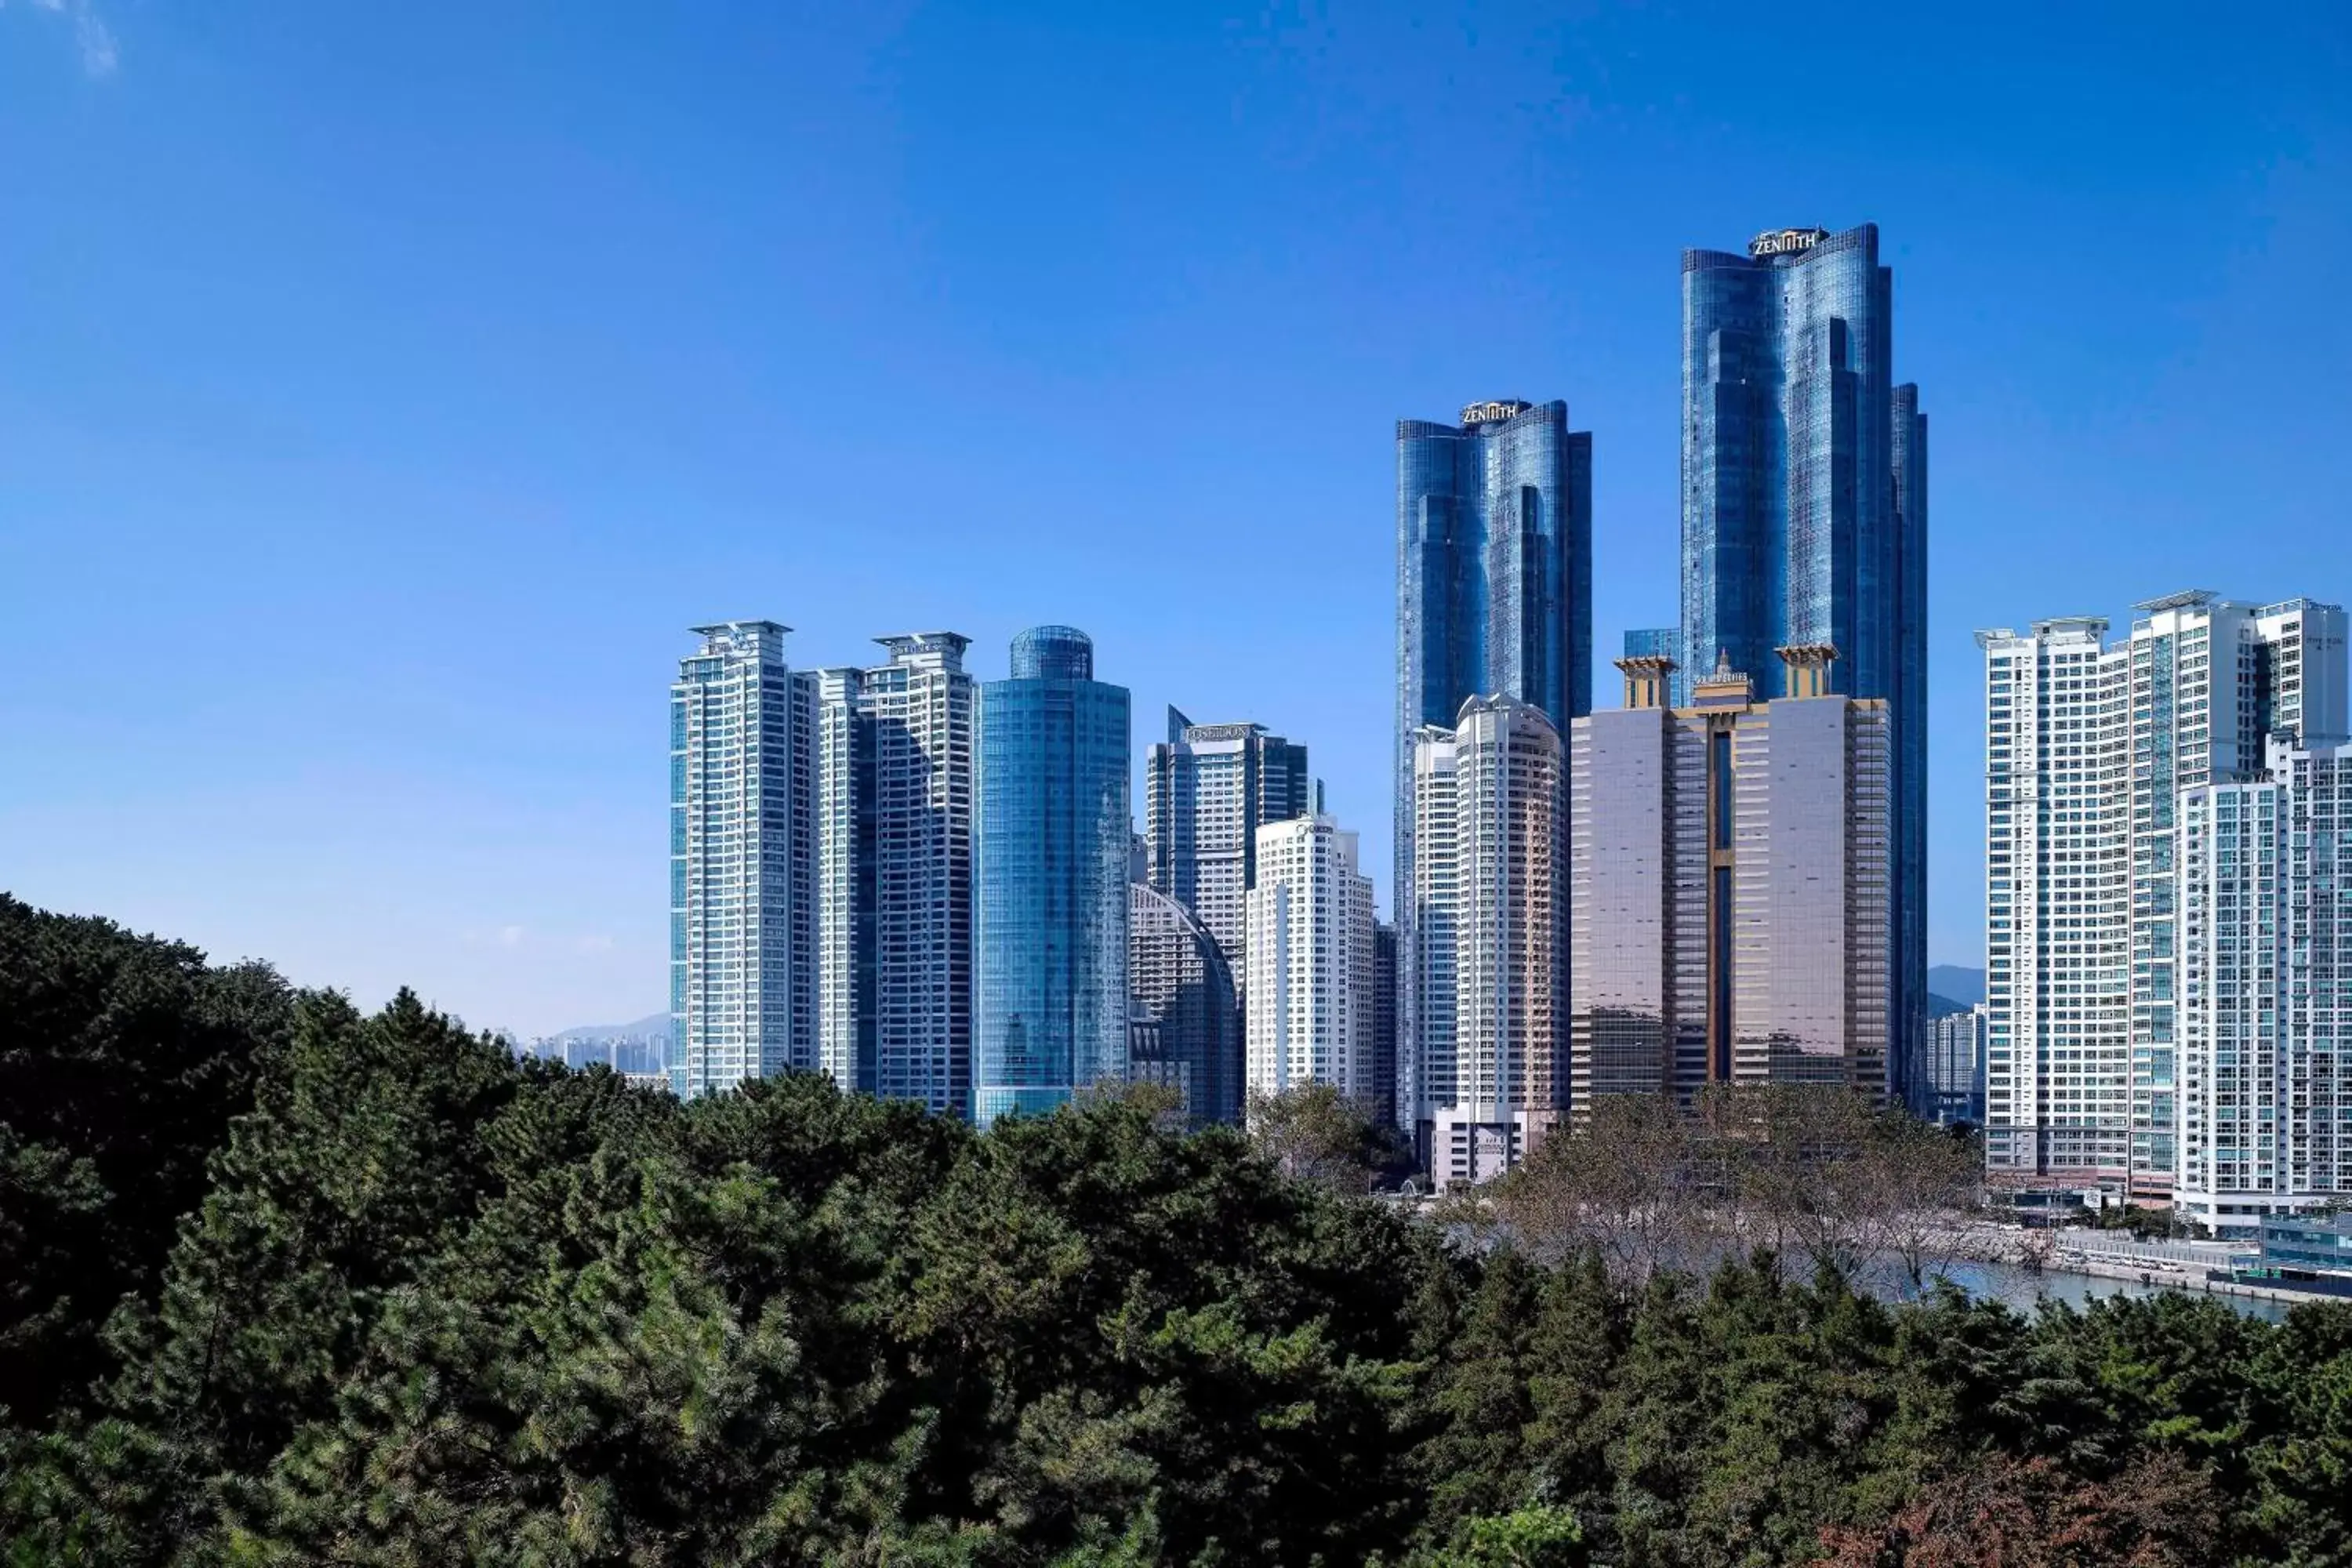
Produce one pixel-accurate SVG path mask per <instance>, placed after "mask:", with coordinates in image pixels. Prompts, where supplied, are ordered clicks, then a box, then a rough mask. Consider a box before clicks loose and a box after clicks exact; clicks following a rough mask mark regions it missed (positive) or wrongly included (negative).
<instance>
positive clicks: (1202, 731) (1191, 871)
mask: <svg viewBox="0 0 2352 1568" xmlns="http://www.w3.org/2000/svg"><path fill="white" fill-rule="evenodd" d="M1312 807H1313V801H1312V799H1311V797H1310V796H1309V795H1308V793H1307V748H1306V747H1305V746H1301V745H1295V744H1293V743H1292V742H1288V741H1286V740H1284V739H1283V738H1282V737H1281V736H1279V735H1269V734H1267V733H1266V731H1265V726H1263V725H1259V724H1195V723H1193V722H1192V721H1191V720H1190V719H1187V718H1186V717H1185V716H1184V715H1183V714H1181V713H1180V712H1178V711H1177V710H1175V709H1173V708H1171V709H1170V710H1168V739H1167V740H1166V741H1165V742H1160V744H1157V745H1155V746H1153V747H1152V748H1151V750H1150V752H1148V753H1147V754H1146V756H1145V758H1144V835H1145V837H1146V839H1147V841H1148V843H1149V846H1150V849H1149V864H1150V881H1151V885H1152V886H1153V887H1154V888H1156V889H1159V890H1160V891H1161V892H1163V893H1166V894H1167V895H1169V896H1170V897H1171V898H1173V899H1175V900H1177V901H1178V902H1180V903H1181V904H1182V905H1183V906H1184V907H1185V908H1186V909H1188V910H1192V912H1193V913H1194V914H1196V915H1198V916H1200V917H1201V921H1202V924H1204V925H1206V926H1207V927H1208V928H1209V932H1210V934H1211V935H1213V936H1214V937H1215V938H1216V939H1217V945H1218V946H1219V947H1220V948H1222V949H1223V951H1224V954H1225V962H1226V963H1229V964H1231V965H1232V966H1233V970H1234V976H1235V977H1236V978H1239V977H1240V976H1241V975H1242V974H1243V973H1245V972H1246V966H1247V963H1248V955H1247V953H1246V952H1244V947H1243V927H1244V921H1243V909H1242V900H1243V897H1244V895H1245V894H1246V893H1247V892H1248V891H1249V890H1250V889H1252V888H1254V887H1255V886H1256V885H1257V830H1258V827H1259V826H1260V825H1261V824H1263V823H1268V822H1287V821H1289V820H1290V819H1291V818H1292V817H1295V816H1307V815H1308V813H1309V812H1310V811H1311V809H1312Z"/></svg>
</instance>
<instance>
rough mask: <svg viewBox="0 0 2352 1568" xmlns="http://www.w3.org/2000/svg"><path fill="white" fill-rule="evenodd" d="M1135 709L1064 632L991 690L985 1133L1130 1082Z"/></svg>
mask: <svg viewBox="0 0 2352 1568" xmlns="http://www.w3.org/2000/svg"><path fill="white" fill-rule="evenodd" d="M978 730H979V758H978V769H977V773H978V777H977V781H976V782H977V805H976V809H975V813H974V819H975V820H974V840H975V842H974V861H973V886H974V904H975V931H976V935H975V946H976V950H977V952H976V961H975V964H974V987H975V1005H974V1015H975V1016H974V1029H975V1035H976V1038H975V1041H974V1056H975V1062H974V1086H973V1103H972V1116H973V1120H974V1121H977V1122H978V1123H979V1124H980V1125H982V1126H983V1127H984V1126H987V1125H989V1124H990V1123H991V1122H992V1121H995V1119H996V1118H998V1117H999V1116H1003V1115H1010V1114H1026V1113H1036V1112H1045V1111H1050V1110H1054V1109H1055V1108H1056V1107H1058V1106H1061V1105H1064V1104H1066V1103H1068V1102H1069V1100H1071V1098H1072V1097H1073V1096H1074V1095H1075V1094H1076V1093H1077V1092H1079V1091H1080V1090H1082V1089H1086V1088H1087V1087H1088V1086H1090V1085H1092V1084H1095V1083H1097V1082H1100V1081H1103V1080H1107V1079H1108V1080H1117V1079H1125V1078H1126V1077H1127V1070H1128V1023H1129V994H1128V975H1127V961H1128V911H1129V893H1128V887H1129V879H1128V864H1129V784H1128V778H1129V772H1128V767H1129V751H1128V748H1129V699H1128V693H1127V689H1126V688H1124V687H1118V686H1111V685H1108V684H1106V683H1104V682H1102V681H1098V680H1097V679H1094V645H1093V643H1092V642H1091V641H1090V640H1088V638H1087V636H1086V634H1085V633H1083V632H1079V631H1076V630H1075V629H1073V628H1071V627H1068V626H1037V627H1033V628H1031V629H1030V630H1028V631H1025V632H1023V633H1021V634H1020V635H1019V636H1018V637H1014V638H1013V667H1012V674H1011V677H1010V678H1009V679H1004V680H996V681H989V682H986V683H984V684H983V685H982V687H981V689H980V700H979V710H978Z"/></svg>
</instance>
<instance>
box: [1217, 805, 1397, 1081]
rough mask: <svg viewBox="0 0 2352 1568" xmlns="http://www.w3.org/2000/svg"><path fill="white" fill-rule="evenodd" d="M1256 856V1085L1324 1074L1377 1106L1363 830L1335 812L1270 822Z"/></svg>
mask: <svg viewBox="0 0 2352 1568" xmlns="http://www.w3.org/2000/svg"><path fill="white" fill-rule="evenodd" d="M1256 858H1257V885H1256V886H1255V887H1254V888H1252V889H1250V891H1249V894H1248V898H1247V901H1246V923H1247V927H1248V930H1247V934H1246V935H1245V937H1244V947H1245V950H1246V951H1247V952H1248V954H1249V980H1248V984H1247V987H1246V989H1247V991H1248V994H1249V1006H1248V1009H1247V1017H1248V1040H1247V1051H1246V1062H1247V1088H1248V1092H1249V1093H1250V1094H1251V1095H1252V1096H1258V1095H1277V1094H1286V1093H1288V1092H1289V1091H1290V1090H1292V1089H1303V1088H1305V1087H1306V1086H1307V1085H1308V1084H1313V1083H1324V1084H1329V1085H1331V1086H1332V1087H1333V1088H1335V1089H1339V1091H1340V1092H1341V1093H1342V1094H1345V1095H1348V1096H1349V1097H1350V1098H1352V1099H1354V1100H1357V1101H1358V1102H1359V1103H1360V1104H1362V1105H1365V1106H1366V1107H1367V1108H1368V1109H1369V1108H1371V1107H1374V1106H1377V1104H1378V1103H1379V1101H1380V1100H1381V1098H1382V1095H1381V1088H1380V1086H1378V1085H1376V1084H1375V1083H1374V1081H1373V1069H1374V1066H1375V1063H1376V1061H1377V1054H1376V1046H1377V1039H1376V1032H1375V1031H1376V1026H1377V1012H1378V1004H1377V1003H1376V1001H1375V1000H1374V995H1373V987H1374V983H1375V979H1376V977H1377V975H1378V973H1379V970H1378V957H1377V949H1376V940H1375V937H1374V933H1373V926H1374V921H1373V919H1372V883H1371V879H1370V878H1369V877H1366V876H1364V875H1363V874H1362V873H1361V872H1360V870H1359V869H1358V868H1357V858H1356V836H1355V835H1354V834H1352V833H1349V832H1346V831H1344V830H1342V829H1341V828H1340V827H1339V825H1338V824H1337V823H1335V822H1334V821H1333V820H1332V819H1331V818H1330V817H1328V816H1300V817H1292V818H1290V819H1288V820H1286V821H1282V822H1269V823H1267V824H1265V826H1261V827H1260V828H1258V830H1257V847H1256Z"/></svg>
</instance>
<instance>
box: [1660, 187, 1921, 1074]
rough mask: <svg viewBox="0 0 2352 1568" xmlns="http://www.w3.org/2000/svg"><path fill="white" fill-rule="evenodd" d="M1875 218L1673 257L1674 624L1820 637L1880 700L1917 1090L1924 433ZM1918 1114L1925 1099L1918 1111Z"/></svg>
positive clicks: (1806, 640)
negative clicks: (1677, 379)
mask: <svg viewBox="0 0 2352 1568" xmlns="http://www.w3.org/2000/svg"><path fill="white" fill-rule="evenodd" d="M1893 293H1894V277H1893V273H1892V271H1891V270H1890V269H1889V268H1885V267H1882V266H1880V265H1879V261H1878V230H1877V227H1876V226H1875V225H1872V224H1864V225H1862V226H1860V227H1857V228H1852V229H1848V230H1846V231H1844V232H1843V233H1839V234H1829V233H1825V232H1823V231H1821V230H1818V229H1812V230H1803V229H1792V230H1786V231H1782V232H1780V233H1779V234H1773V235H1767V236H1764V237H1759V239H1758V240H1757V241H1756V242H1755V243H1754V244H1753V245H1751V246H1750V247H1749V253H1748V254H1747V255H1735V254H1730V253H1727V252H1723V251H1713V250H1687V251H1685V252H1684V253H1683V460H1682V475H1683V500H1682V510H1683V517H1682V550H1683V624H1682V647H1683V648H1684V649H1685V650H1686V651H1687V652H1688V654H1689V655H1690V658H1689V660H1688V665H1689V666H1690V667H1691V668H1685V670H1684V672H1683V673H1682V675H1681V676H1680V677H1679V678H1678V679H1677V682H1676V688H1675V700H1677V701H1678V702H1687V701H1688V700H1689V693H1690V690H1691V688H1692V678H1693V673H1694V669H1696V668H1705V666H1706V663H1707V662H1708V661H1709V660H1710V659H1713V658H1717V657H1720V658H1725V659H1727V660H1728V662H1729V663H1730V665H1731V667H1732V668H1738V669H1745V670H1750V671H1756V670H1769V669H1772V668H1775V659H1774V657H1773V655H1774V650H1775V649H1776V648H1779V647H1784V646H1790V645H1825V646H1830V647H1835V648H1836V649H1837V650H1838V652H1839V655H1840V658H1839V663H1838V665H1837V667H1836V680H1837V686H1838V689H1839V690H1841V691H1843V692H1844V693H1846V694H1849V695H1853V696H1856V697H1865V698H1878V699H1884V700H1887V701H1888V702H1889V704H1890V705H1891V709H1892V712H1891V716H1890V721H1891V723H1892V726H1893V732H1892V738H1891V752H1892V758H1893V762H1894V766H1895V777H1894V783H1893V791H1894V801H1895V824H1894V826H1893V830H1892V834H1891V841H1890V846H1889V847H1890V850H1891V854H1892V857H1893V877H1894V883H1895V898H1894V900H1892V909H1891V910H1890V912H1889V919H1890V920H1891V921H1893V922H1894V925H1895V955H1896V956H1895V969H1894V973H1893V974H1892V975H1891V976H1890V982H1891V985H1892V992H1891V1002H1892V1005H1893V1008H1894V1013H1895V1018H1896V1020H1897V1024H1898V1038H1899V1041H1900V1044H1899V1046H1898V1049H1897V1052H1896V1060H1895V1062H1893V1063H1892V1064H1890V1067H1891V1071H1892V1076H1893V1078H1894V1079H1895V1089H1897V1091H1898V1092H1900V1093H1902V1094H1903V1095H1904V1097H1905V1098H1906V1100H1907V1101H1909V1102H1910V1103H1912V1105H1913V1108H1914V1109H1915V1110H1920V1109H1922V1108H1923V1101H1924V1100H1926V1099H1927V1097H1928V1091H1927V1088H1926V1082H1927V1073H1926V1054H1927V1037H1926V1024H1927V1011H1926V1008H1927V928H1926V924H1925V919H1926V909H1927V900H1926V886H1927V884H1926V849H1927V771H1926V760H1927V419H1926V416H1923V415H1922V414H1920V412H1919V405H1918V392H1917V388H1916V387H1914V386H1910V385H1904V386H1897V385H1895V382H1894V376H1893V363H1894V352H1893V329H1894V314H1893ZM1928 1109H1932V1108H1928Z"/></svg>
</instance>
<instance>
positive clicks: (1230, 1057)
mask: <svg viewBox="0 0 2352 1568" xmlns="http://www.w3.org/2000/svg"><path fill="white" fill-rule="evenodd" d="M1127 952H1128V960H1127V968H1128V990H1129V999H1130V1007H1129V1014H1128V1058H1129V1061H1128V1076H1129V1079H1132V1080H1134V1081H1136V1082H1139V1083H1156V1084H1160V1085H1162V1086H1163V1087H1165V1088H1167V1089H1172V1090H1174V1091H1175V1093H1176V1095H1177V1097H1178V1105H1179V1108H1180V1109H1181V1110H1182V1112H1183V1114H1184V1117H1185V1120H1186V1121H1190V1122H1192V1124H1194V1125H1196V1126H1198V1125H1202V1124H1205V1123H1208V1122H1213V1121H1223V1122H1238V1121H1240V1120H1241V1112H1242V1038H1241V1028H1242V1016H1241V1009H1240V1007H1239V1006H1238V1005H1236V1002H1235V991H1234V978H1233V972H1232V970H1231V969H1230V968H1229V967H1228V966H1227V964H1226V963H1225V955H1224V953H1223V950H1221V949H1220V948H1219V947H1218V945H1217V941H1216V938H1214V937H1213V936H1211V935H1210V934H1209V928H1208V927H1207V926H1205V925H1203V924H1202V923H1201V920H1200V917H1199V916H1197V915H1195V914H1194V913H1193V912H1192V910H1188V909H1186V908H1185V907H1184V906H1183V905H1182V904H1181V903H1179V902H1177V901H1176V900H1174V899H1171V898H1170V897H1169V896H1168V895H1167V894H1165V893H1163V892H1160V890H1158V889H1155V888H1152V887H1150V886H1149V885H1148V884H1146V883H1143V882H1140V881H1131V882H1129V884H1128V937H1127Z"/></svg>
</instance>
